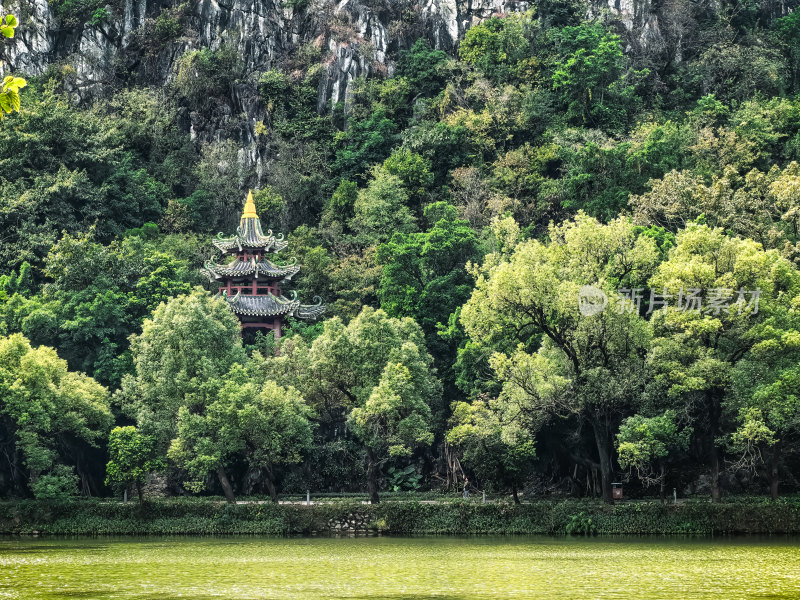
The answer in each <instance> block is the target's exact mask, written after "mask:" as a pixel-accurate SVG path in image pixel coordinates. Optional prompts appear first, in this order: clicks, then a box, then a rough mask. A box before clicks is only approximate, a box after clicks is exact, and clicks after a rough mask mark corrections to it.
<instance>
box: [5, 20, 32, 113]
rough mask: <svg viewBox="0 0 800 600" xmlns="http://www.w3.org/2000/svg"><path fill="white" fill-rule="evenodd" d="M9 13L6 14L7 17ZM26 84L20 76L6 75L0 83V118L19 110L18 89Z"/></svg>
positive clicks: (20, 103) (20, 104)
mask: <svg viewBox="0 0 800 600" xmlns="http://www.w3.org/2000/svg"><path fill="white" fill-rule="evenodd" d="M9 16H10V15H6V19H8V17H9ZM26 85H28V82H27V81H25V80H24V79H22V77H14V76H13V75H6V76H5V77H4V78H3V82H2V84H0V120H2V119H4V118H5V115H6V114H11V113H12V112H19V109H20V107H21V106H22V102H21V100H20V97H19V91H20V90H21V89H22V88H24V87H25V86H26Z"/></svg>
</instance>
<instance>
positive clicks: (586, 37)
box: [552, 25, 647, 130]
mask: <svg viewBox="0 0 800 600" xmlns="http://www.w3.org/2000/svg"><path fill="white" fill-rule="evenodd" d="M557 46H558V50H559V53H560V55H561V59H562V61H563V62H562V63H561V64H560V66H559V67H558V68H557V69H556V70H555V71H554V72H553V75H552V82H553V90H554V91H555V92H556V97H557V98H558V100H559V101H560V102H561V104H562V106H564V108H565V109H566V116H567V119H568V120H569V121H570V122H572V123H574V124H577V125H583V126H589V127H597V126H601V127H608V128H609V129H612V130H613V129H614V128H616V127H621V126H622V125H624V124H625V122H626V120H627V115H628V114H629V113H630V112H632V108H633V106H632V105H633V103H634V102H635V101H636V98H637V96H636V85H637V82H638V80H639V79H641V78H642V77H644V76H646V75H647V71H646V70H645V71H633V70H630V68H629V67H628V64H627V60H626V58H625V56H624V55H623V53H622V44H621V40H620V38H619V36H617V35H615V34H612V33H610V32H608V31H606V30H605V29H604V28H603V27H601V26H599V25H590V26H586V25H580V26H577V27H564V28H563V29H562V30H561V31H560V32H559V33H558V41H557Z"/></svg>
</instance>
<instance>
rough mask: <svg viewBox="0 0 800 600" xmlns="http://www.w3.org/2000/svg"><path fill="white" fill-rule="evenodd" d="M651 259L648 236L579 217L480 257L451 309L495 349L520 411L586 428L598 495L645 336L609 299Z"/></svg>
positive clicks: (636, 378)
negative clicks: (546, 234)
mask: <svg viewBox="0 0 800 600" xmlns="http://www.w3.org/2000/svg"><path fill="white" fill-rule="evenodd" d="M657 258H658V251H657V248H656V245H655V243H654V241H653V240H652V239H651V238H648V237H645V236H637V235H636V233H635V230H634V227H633V225H631V224H630V223H629V222H628V221H627V220H625V219H617V220H615V221H612V222H611V223H609V224H608V225H601V224H600V223H598V222H597V221H596V220H595V219H592V218H590V217H587V216H586V215H583V214H579V215H578V216H577V217H576V219H575V220H574V221H571V222H568V223H565V224H564V225H561V226H551V227H550V241H549V242H548V243H542V242H539V241H536V240H531V241H527V242H523V243H521V244H519V245H518V246H517V247H516V249H515V250H514V252H513V254H511V256H510V257H508V258H507V259H506V258H504V257H496V256H492V255H490V256H489V257H487V266H486V268H485V269H484V270H483V271H481V272H480V273H479V276H478V283H477V287H476V289H475V291H474V292H473V294H472V297H471V298H470V300H469V301H468V302H467V304H466V305H465V306H464V309H463V311H462V313H461V320H462V323H463V324H464V327H465V328H466V330H467V333H468V334H469V335H470V337H471V338H472V339H473V340H474V341H482V342H483V343H486V342H488V343H489V344H490V345H491V344H493V345H494V346H495V347H496V348H498V349H499V350H498V352H496V353H495V355H494V356H493V357H492V360H491V363H492V365H493V367H494V369H495V371H496V373H497V376H498V377H499V378H500V380H501V381H502V382H503V391H502V396H503V397H504V398H505V399H506V401H508V402H512V403H514V404H516V405H518V406H519V407H520V413H539V414H542V415H546V416H550V417H556V416H569V415H572V416H574V417H575V418H577V419H578V420H579V421H580V422H581V423H582V424H584V425H585V426H586V427H588V428H590V429H591V430H592V431H593V433H594V440H595V445H596V456H597V461H598V462H597V464H598V466H599V470H600V474H601V480H602V495H603V498H604V499H605V500H607V501H610V500H611V475H612V460H613V457H612V450H613V446H612V434H613V433H614V432H615V431H616V429H617V427H618V425H619V422H620V420H621V419H622V417H623V416H625V415H626V413H627V412H628V411H629V410H630V407H631V405H632V404H633V403H634V401H635V399H636V398H637V396H638V394H639V393H640V391H641V389H642V384H643V381H644V368H645V356H646V353H647V351H648V348H649V344H650V335H651V334H650V328H649V325H648V323H647V322H646V321H645V320H644V319H643V318H642V317H641V316H640V315H639V314H638V312H637V307H636V304H635V303H633V304H632V306H628V305H627V304H626V303H625V302H623V301H622V300H620V299H617V300H614V298H615V296H616V295H617V292H616V290H619V289H629V290H630V289H635V288H638V287H642V286H643V284H644V282H646V281H647V279H648V277H649V276H650V274H651V273H652V272H653V269H654V268H655V266H656V263H657ZM587 286H591V287H587ZM582 295H584V296H592V297H593V298H592V300H593V301H594V302H595V303H594V304H592V308H591V309H586V307H585V306H583V305H582V306H583V307H584V311H585V313H586V314H583V313H582V311H581V310H580V309H579V298H580V297H581V296H582ZM606 302H607V304H606ZM542 336H543V341H541V342H540V340H541V339H542ZM512 341H513V342H517V343H518V346H517V347H516V348H513V345H512V343H509V342H512ZM509 346H511V348H510V349H509Z"/></svg>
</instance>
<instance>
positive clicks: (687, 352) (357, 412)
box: [0, 0, 800, 502]
mask: <svg viewBox="0 0 800 600" xmlns="http://www.w3.org/2000/svg"><path fill="white" fill-rule="evenodd" d="M57 4H58V6H59V10H61V11H62V12H63V11H69V10H72V11H77V10H78V8H76V7H79V6H80V7H82V10H83V9H86V6H84V4H86V5H87V6H88V4H91V3H83V4H80V3H77V2H76V3H68V2H66V1H64V2H58V3H57ZM789 4H792V3H789ZM789 4H787V5H786V7H787V8H790V6H789ZM532 6H533V7H532V8H531V9H530V10H528V11H527V12H524V13H522V12H521V13H509V14H505V15H499V16H495V17H492V18H489V19H487V20H484V21H482V22H480V23H478V24H475V25H473V26H472V27H470V28H469V29H468V30H467V31H466V34H465V35H464V36H463V39H462V40H461V41H460V44H459V45H458V47H457V49H456V50H455V51H454V52H452V53H447V52H444V51H441V50H437V49H435V48H433V47H432V46H431V44H430V43H429V42H428V41H426V40H425V39H424V38H422V37H420V38H419V39H418V40H417V41H416V42H415V43H413V44H409V45H408V47H405V48H398V49H397V50H396V52H395V56H394V63H393V64H394V68H393V69H392V70H391V71H390V72H385V73H382V74H381V73H378V74H373V75H372V76H370V77H360V78H357V79H356V80H355V81H353V83H352V89H351V93H350V99H349V101H348V102H346V103H336V104H334V105H330V104H329V105H327V106H325V107H322V108H320V107H319V106H318V93H317V91H318V86H319V81H320V77H321V76H322V71H323V66H322V65H323V62H324V60H325V58H326V57H325V54H324V51H323V50H322V49H320V48H318V47H315V46H313V45H309V46H302V47H301V48H300V49H299V50H298V51H297V52H295V53H293V54H291V55H290V56H288V57H286V59H285V60H284V62H283V63H282V64H280V65H276V66H275V67H274V68H271V69H270V70H266V71H264V72H262V73H259V74H258V86H257V89H258V94H259V101H260V102H262V103H263V105H264V106H266V107H267V114H268V116H269V118H268V119H266V120H264V121H259V122H258V124H257V126H256V131H257V133H258V144H259V147H260V148H261V149H263V151H264V152H265V153H266V154H267V155H268V156H270V157H271V158H270V161H269V165H268V170H267V172H266V173H265V174H256V173H254V172H253V171H252V170H249V169H248V168H246V167H244V166H243V163H242V162H241V160H239V158H238V152H239V146H238V145H237V142H236V141H235V139H234V138H233V137H228V138H225V137H222V138H220V139H219V140H218V141H216V142H207V143H197V142H196V141H194V140H193V139H192V137H191V135H190V132H189V131H188V129H187V127H186V126H185V125H186V114H187V111H192V112H193V114H194V113H196V114H200V115H202V114H206V113H208V112H210V111H213V110H214V107H215V105H216V102H217V99H218V98H221V97H223V96H225V95H226V94H228V93H230V90H231V89H232V86H234V85H235V84H236V83H237V81H238V80H239V79H240V78H242V77H244V76H245V74H244V73H243V70H242V67H241V64H240V62H239V61H240V59H239V57H238V56H237V54H236V52H234V51H232V50H231V49H230V48H227V47H225V46H222V47H220V48H219V49H216V50H211V49H209V48H203V49H199V50H192V51H188V52H186V53H185V54H183V55H182V56H181V57H180V58H179V60H178V61H177V66H176V72H175V76H174V78H173V79H172V80H171V82H170V83H169V84H168V85H166V86H163V87H162V86H159V87H146V86H143V85H141V84H139V83H131V84H120V85H119V86H118V88H117V89H114V90H112V91H110V92H109V95H108V97H105V98H96V99H94V100H91V101H82V102H77V101H76V100H75V97H74V94H71V93H70V89H71V88H70V81H71V77H72V75H73V71H72V70H71V67H70V65H69V64H66V63H64V64H53V65H52V66H51V68H50V69H48V71H47V73H46V74H45V75H42V76H37V77H26V79H27V86H25V87H24V89H19V82H17V83H16V84H15V83H14V81H16V80H12V81H11V82H10V85H12V87H13V86H14V85H16V87H15V88H14V89H13V90H12V93H11V96H13V95H15V94H16V95H17V96H16V97H17V102H20V101H21V106H20V107H19V111H18V112H16V111H14V110H13V109H14V108H16V107H15V106H13V104H9V105H8V106H10V108H11V109H10V110H5V108H4V107H5V106H6V104H4V102H5V101H3V100H2V99H1V98H0V108H4V110H5V112H7V113H9V114H7V115H6V116H5V117H4V119H3V121H2V124H0V238H1V239H2V245H0V496H2V497H9V498H24V497H35V498H40V499H47V498H63V497H69V496H76V495H84V496H106V497H110V496H114V497H121V496H122V492H123V490H124V489H127V490H129V493H130V494H132V495H134V496H135V495H136V493H137V491H138V494H139V497H140V498H141V497H142V494H143V490H148V489H150V488H154V487H155V488H158V489H159V490H160V492H161V493H166V494H168V495H187V494H200V495H216V496H219V495H222V494H224V495H225V496H226V498H227V499H228V500H230V501H232V500H234V499H235V498H238V497H244V496H258V495H263V496H269V497H271V498H272V499H273V500H276V499H277V497H278V494H298V493H302V494H305V491H306V490H312V492H313V493H323V492H325V493H353V492H358V493H363V494H365V496H366V495H367V494H368V495H369V498H370V499H371V500H372V501H373V502H377V501H378V500H379V498H380V494H382V493H384V492H401V491H425V492H428V491H440V492H443V493H450V494H453V493H460V491H461V489H462V488H463V484H464V479H465V477H469V480H470V485H471V486H472V487H473V489H474V490H481V491H484V490H485V491H487V492H488V493H492V494H501V495H505V494H507V495H508V497H509V499H510V498H513V500H514V501H516V502H519V501H521V500H525V499H527V500H529V499H531V498H535V497H538V496H544V495H554V494H555V495H559V494H560V495H570V496H581V497H582V496H590V497H600V498H603V499H605V500H609V501H610V500H611V497H612V496H611V494H612V486H611V484H612V482H625V483H626V494H629V495H634V496H639V497H644V496H650V497H657V496H661V498H662V499H663V498H664V496H665V494H667V495H669V496H671V495H672V489H673V488H676V489H677V493H678V494H679V495H681V496H684V495H689V494H697V495H702V496H705V497H709V496H710V497H711V498H712V499H713V500H720V499H721V498H722V497H723V496H725V495H737V494H758V495H771V496H772V497H773V498H774V497H777V496H778V495H779V494H781V493H788V492H794V491H797V490H798V488H800V481H798V477H800V458H798V454H797V450H798V448H800V399H799V398H798V385H799V384H800V270H799V268H798V267H799V265H800V233H798V225H799V224H800V95H799V94H800V14H798V13H790V12H788V11H783V12H781V11H780V10H773V8H774V7H773V8H771V7H772V5H771V4H765V3H759V2H744V1H737V2H734V1H732V0H723V1H722V2H721V3H720V7H719V8H718V9H717V10H713V11H712V10H711V9H710V8H709V6H708V5H706V4H704V3H686V4H680V10H682V11H684V12H685V14H683V13H681V14H682V17H681V19H677V17H676V22H678V21H679V22H680V24H681V27H683V29H682V30H681V31H680V32H678V33H675V35H678V34H680V35H681V36H683V37H684V39H687V40H691V43H688V44H686V45H685V48H688V50H686V51H685V53H684V55H683V56H682V57H681V58H680V60H676V59H675V57H674V56H672V55H671V54H670V52H669V48H667V49H663V48H662V49H652V48H650V49H645V48H643V47H636V46H631V45H630V44H627V43H626V42H625V41H624V40H623V37H622V36H621V35H620V31H619V30H618V28H617V27H616V26H615V23H614V22H613V21H611V20H610V19H608V18H607V16H606V15H604V14H591V15H590V12H591V11H587V7H586V5H584V4H582V3H581V2H579V1H578V0H542V1H540V2H535V3H533V5H532ZM98 10H99V9H98ZM676 10H678V9H676ZM64 14H66V13H64ZM69 14H72V13H69ZM76 14H77V13H76ZM87 14H88V13H87ZM587 15H590V16H587ZM84 17H86V15H78V16H77V17H76V18H80V19H83V18H84ZM86 18H88V17H86ZM170 18H174V17H171V16H170V15H169V14H165V15H164V18H163V19H162V21H163V22H161V21H158V22H157V23H156V25H159V23H160V25H162V26H163V27H161V29H159V28H158V27H155V28H154V29H153V31H150V32H149V34H148V37H147V38H146V39H145V42H146V43H147V44H150V45H152V46H153V47H157V46H158V44H160V43H164V41H163V40H162V39H161V37H159V36H168V35H169V27H168V26H169V25H170V21H169V19H170ZM145 42H143V43H145ZM668 46H669V45H668ZM22 84H23V85H24V82H22ZM6 91H7V90H6ZM8 102H11V100H9V101H8ZM254 182H255V183H254ZM250 187H253V193H254V197H255V204H256V208H257V211H258V215H259V217H260V219H261V222H262V224H263V227H264V230H265V231H266V230H267V229H268V228H269V229H272V230H273V231H275V232H276V233H277V232H283V233H285V234H286V239H287V240H288V242H289V247H288V249H287V250H285V251H284V252H283V254H282V255H281V257H280V258H281V260H283V261H284V263H287V264H288V263H290V262H291V261H292V260H296V261H297V264H298V265H300V266H301V271H300V272H299V274H298V275H297V276H295V277H294V279H293V280H292V285H291V287H292V288H293V289H295V290H296V291H297V293H298V297H299V298H301V299H305V300H306V301H310V300H311V298H313V297H314V296H319V297H320V298H322V299H323V300H324V302H325V304H326V305H327V312H326V313H325V315H324V316H323V318H321V319H319V320H318V321H316V322H313V323H308V322H300V321H291V322H290V323H289V326H288V329H287V331H286V332H285V335H284V336H282V337H281V339H280V340H278V341H276V340H274V339H273V338H272V337H271V336H268V335H255V336H249V335H248V336H244V337H243V336H242V335H241V329H240V324H239V321H238V320H237V318H236V316H235V315H234V314H233V313H232V312H231V311H230V309H229V308H228V307H227V306H226V304H225V302H223V301H221V300H220V299H219V298H218V297H215V293H216V285H215V284H213V283H209V282H208V281H207V280H206V278H205V277H204V276H203V275H202V273H201V272H200V269H201V267H202V266H203V264H204V262H205V261H207V260H209V259H212V258H213V257H214V250H215V249H214V247H213V245H212V243H211V241H212V239H213V238H214V236H216V235H217V233H218V232H225V233H226V234H229V233H232V232H233V231H234V230H235V228H236V226H237V224H238V221H239V216H240V214H241V211H242V206H243V203H244V198H245V196H246V194H247V190H248V188H250Z"/></svg>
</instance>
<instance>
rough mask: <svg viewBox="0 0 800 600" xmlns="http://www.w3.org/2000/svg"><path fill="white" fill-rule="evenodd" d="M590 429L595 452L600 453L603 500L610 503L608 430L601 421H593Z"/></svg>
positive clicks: (611, 498) (612, 499) (611, 500)
mask: <svg viewBox="0 0 800 600" xmlns="http://www.w3.org/2000/svg"><path fill="white" fill-rule="evenodd" d="M592 429H593V430H594V439H595V442H596V443H597V453H598V454H599V455H600V489H601V493H602V495H603V501H604V502H608V503H609V504H610V503H612V502H614V498H613V497H612V495H611V444H610V443H609V440H608V432H607V431H606V428H605V427H603V425H602V424H601V423H599V422H597V421H595V422H593V423H592Z"/></svg>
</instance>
